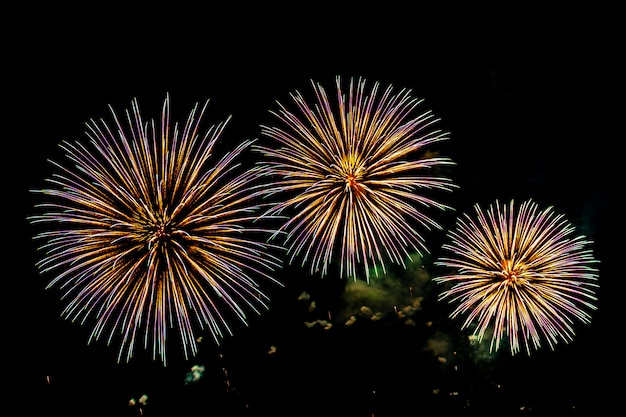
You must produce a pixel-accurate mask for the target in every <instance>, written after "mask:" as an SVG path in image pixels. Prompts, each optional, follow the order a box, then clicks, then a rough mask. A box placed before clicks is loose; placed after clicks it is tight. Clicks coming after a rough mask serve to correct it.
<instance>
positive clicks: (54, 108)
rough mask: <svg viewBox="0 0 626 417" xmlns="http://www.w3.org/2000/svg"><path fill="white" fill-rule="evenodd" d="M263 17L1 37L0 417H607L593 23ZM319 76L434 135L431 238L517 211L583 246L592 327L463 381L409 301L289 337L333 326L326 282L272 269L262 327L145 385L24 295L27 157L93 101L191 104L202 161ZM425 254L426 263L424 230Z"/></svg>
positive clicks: (406, 13) (432, 318)
mask: <svg viewBox="0 0 626 417" xmlns="http://www.w3.org/2000/svg"><path fill="white" fill-rule="evenodd" d="M267 7H268V8H265V7H261V6H258V7H257V8H256V9H254V10H250V9H247V8H245V7H244V6H243V5H241V10H240V9H239V5H234V7H233V8H232V10H230V9H229V10H228V11H227V12H224V11H223V10H202V11H199V10H184V9H183V8H182V7H181V8H176V10H175V11H174V10H162V11H160V12H159V13H158V16H153V15H151V14H150V13H148V12H147V11H146V12H145V13H146V14H144V12H141V13H134V12H133V13H130V11H129V10H127V9H112V8H102V9H94V10H89V11H85V12H84V13H79V14H75V15H71V14H69V13H67V12H69V10H67V11H66V10H61V9H59V8H58V7H57V6H55V7H51V8H49V9H48V10H42V9H37V13H36V14H34V15H33V14H32V13H29V12H28V11H27V10H24V11H23V12H22V14H20V12H17V13H16V15H15V16H12V17H13V18H15V21H16V22H19V23H20V24H19V25H17V26H18V29H16V30H12V31H8V33H7V36H6V37H5V40H6V41H7V44H8V47H7V49H8V55H6V58H7V59H5V63H6V64H5V65H6V67H8V70H9V75H7V76H5V84H6V87H8V91H9V93H10V95H9V99H8V100H7V101H6V104H7V105H8V107H9V109H8V111H7V110H5V112H4V115H5V125H6V126H9V134H8V136H7V137H6V138H5V141H6V142H5V143H6V145H8V146H7V147H6V148H5V149H6V153H5V160H6V163H5V164H4V165H5V166H4V169H6V171H7V172H6V174H5V179H6V183H7V185H8V188H7V191H6V192H7V194H6V195H5V205H4V206H5V210H8V213H7V214H8V216H6V217H5V218H6V219H7V224H8V226H9V229H8V231H9V234H8V235H7V237H9V236H10V239H7V241H6V242H5V250H4V253H5V257H6V265H7V266H8V268H7V269H6V271H5V281H6V282H7V283H8V284H9V285H8V286H7V287H5V288H6V292H5V300H6V303H5V305H6V306H8V308H7V311H6V312H5V314H4V319H5V320H4V324H5V329H6V331H5V332H4V343H3V345H5V347H8V348H9V352H10V353H9V354H5V355H4V358H5V363H6V365H7V368H8V369H9V375H8V376H7V380H6V381H5V382H6V384H5V388H4V389H3V393H4V395H6V396H7V401H4V403H5V404H6V406H7V407H9V406H10V407H12V408H13V407H15V408H13V409H14V410H18V412H17V413H14V414H13V415H33V416H36V415H56V414H57V413H59V415H67V416H74V415H98V416H99V415H108V416H113V415H139V409H138V407H129V406H128V401H129V399H130V398H135V399H138V398H139V397H140V396H141V395H142V394H147V395H148V396H149V399H148V404H147V405H146V406H145V407H144V408H143V410H142V411H143V412H144V414H145V415H146V416H179V415H197V416H199V415H207V416H209V415H210V416H221V415H242V416H272V415H294V416H296V415H297V416H309V415H329V414H332V415H335V414H336V415H343V416H371V415H375V416H376V417H382V416H400V415H406V416H408V415H428V414H427V413H430V412H448V411H450V412H454V413H456V414H459V415H470V414H481V415H544V414H550V413H556V412H559V413H561V414H563V415H603V414H596V413H597V412H599V411H602V410H608V409H610V408H611V407H613V406H615V405H618V406H619V404H620V403H621V399H620V398H619V392H621V389H622V388H623V373H622V371H621V367H622V361H623V360H622V354H621V347H622V346H623V342H621V333H622V332H621V329H622V327H623V323H622V322H621V320H622V319H623V318H624V314H623V309H622V303H621V294H622V293H621V287H622V284H621V283H620V282H619V281H622V275H623V274H621V273H620V272H621V271H619V270H618V268H617V262H618V259H619V258H618V248H620V249H621V247H622V245H621V239H620V238H619V236H620V235H621V232H618V229H620V228H621V225H622V221H621V219H622V218H623V216H622V217H620V216H618V210H617V207H618V202H617V195H618V191H619V192H620V193H621V192H622V191H623V185H622V177H623V175H622V174H621V172H622V169H621V167H622V162H621V158H620V156H621V153H620V149H619V148H618V145H621V144H622V143H623V130H622V129H616V128H615V126H617V125H618V123H617V121H618V120H620V117H622V114H623V112H622V111H621V110H622V109H621V107H623V106H621V104H620V100H621V97H622V94H621V93H622V91H623V90H622V88H621V87H622V81H621V80H619V79H618V76H620V75H621V74H622V73H623V72H622V71H621V68H622V67H620V66H618V61H619V59H618V56H619V54H621V53H622V52H623V45H622V43H621V42H620V41H618V39H619V37H618V34H621V33H620V32H621V30H619V29H617V27H616V26H615V23H614V17H613V14H612V13H611V11H610V10H607V11H599V10H598V11H593V12H589V11H588V10H587V11H585V10H580V11H574V12H573V13H569V14H563V13H561V12H558V13H553V14H552V13H551V14H548V15H547V14H544V13H545V11H542V13H539V12H534V11H527V12H526V14H524V16H525V17H526V18H520V19H519V20H516V19H514V17H515V16H517V17H520V16H519V14H517V13H513V11H511V12H508V11H507V12H506V13H505V12H502V13H498V12H497V11H493V10H491V11H489V12H492V14H491V15H488V14H482V16H481V13H478V15H479V16H481V17H479V18H475V17H472V18H469V16H466V17H465V18H461V17H462V16H465V15H464V13H459V14H458V15H457V16H456V17H457V19H458V23H457V21H456V20H455V21H453V20H451V18H450V14H449V13H450V11H449V10H443V11H439V12H437V13H433V14H429V13H426V12H425V11H422V12H421V13H418V12H415V11H412V10H408V9H406V10H404V9H392V8H391V7H389V8H385V9H382V10H371V11H369V12H363V10H362V9H359V8H356V9H355V10H357V11H358V13H357V12H354V13H352V12H345V13H343V12H339V11H338V10H337V9H330V8H329V9H324V8H317V9H315V10H313V8H312V6H311V9H308V10H306V11H302V12H297V13H296V12H292V11H285V10H282V11H281V10H280V9H274V8H271V9H270V8H269V6H267ZM279 11H280V12H281V13H283V14H281V13H279ZM486 12H487V11H485V13H486ZM570 12H571V11H570ZM285 13H286V14H285ZM493 13H495V14H493ZM488 16H490V17H488ZM9 18H11V17H9ZM9 35H10V36H9ZM336 75H341V76H342V77H344V79H345V80H348V79H349V78H350V77H364V78H365V79H367V80H368V81H370V82H374V81H378V82H380V83H381V85H382V86H386V85H388V84H393V85H394V86H395V87H396V88H409V89H411V90H412V91H413V94H414V95H415V96H417V97H421V98H424V99H425V103H424V104H425V107H427V108H430V109H432V110H433V112H434V113H435V115H436V116H438V117H440V118H441V122H440V127H442V128H443V129H444V130H446V131H448V132H450V138H451V139H450V141H448V142H447V143H445V144H443V145H442V146H441V151H442V153H445V154H446V155H447V156H450V157H451V158H452V159H453V160H454V161H455V162H456V163H457V165H456V167H455V168H454V171H453V175H454V180H455V181H456V182H457V184H459V185H460V189H459V190H457V191H455V192H454V193H453V194H452V195H451V196H450V197H449V198H450V200H451V201H450V203H451V204H452V205H453V206H454V207H455V208H456V212H455V213H446V214H444V215H442V216H441V219H442V223H443V225H444V227H445V228H449V227H451V226H452V225H453V224H454V219H455V217H456V214H459V213H462V212H467V211H470V210H471V209H472V206H473V205H474V204H475V203H480V204H481V205H485V206H486V205H488V204H490V203H491V202H493V201H494V200H495V199H499V200H500V201H509V200H510V199H512V198H513V199H515V200H516V201H519V202H521V201H522V200H525V199H528V198H532V199H534V200H535V201H536V202H537V203H539V204H540V206H542V207H546V206H554V208H555V210H556V211H557V212H559V213H564V214H565V215H566V217H567V218H568V219H569V220H570V222H572V223H573V224H574V225H575V226H576V228H577V231H579V232H580V233H581V234H585V235H586V236H587V237H589V238H590V239H591V240H593V241H594V245H593V250H594V254H595V256H596V258H597V259H599V260H600V265H599V269H600V285H601V287H600V289H599V291H598V297H599V300H598V310H597V311H596V312H594V313H593V321H592V323H591V324H590V325H587V326H583V325H577V336H576V338H575V340H574V341H573V342H572V343H570V344H559V345H557V347H556V349H555V350H554V351H551V350H549V349H548V348H547V347H544V348H542V349H541V350H539V351H537V352H534V353H533V354H532V355H531V356H530V357H526V355H524V354H523V353H522V354H520V355H517V356H515V357H510V356H509V355H508V352H507V351H506V350H504V351H503V352H500V353H499V354H498V355H495V357H494V358H493V359H492V360H489V361H479V362H476V361H475V360H474V359H475V357H474V356H472V351H471V349H469V348H468V347H467V346H466V345H467V344H466V343H465V342H464V340H465V337H466V336H467V335H466V334H464V333H462V332H460V331H459V330H458V327H459V326H460V322H454V321H450V320H448V319H447V318H446V311H447V310H446V308H445V306H443V305H439V304H437V303H436V302H435V301H434V299H435V298H436V294H435V292H434V291H433V289H432V288H429V287H426V288H425V291H426V294H425V300H424V308H423V310H422V311H421V312H419V313H418V315H417V316H416V319H417V325H416V326H415V327H411V326H403V325H401V324H399V323H394V322H391V321H385V322H384V323H377V324H373V323H370V324H363V325H360V326H356V327H354V328H349V329H348V328H345V327H343V328H342V326H341V325H340V324H336V325H335V327H334V328H333V329H331V330H330V331H323V330H321V329H317V328H316V329H308V328H306V326H304V325H303V322H304V321H305V320H312V319H316V318H320V317H319V316H326V315H327V314H329V312H332V313H336V312H337V310H338V309H339V304H340V300H341V294H342V293H343V291H344V287H345V285H346V283H345V282H341V281H339V280H338V279H337V278H335V277H332V276H329V277H326V278H324V279H323V280H320V279H319V278H317V277H312V276H309V275H308V274H307V273H306V271H305V270H304V269H300V268H298V267H297V266H286V267H285V268H284V269H283V270H282V271H281V272H280V273H281V276H282V277H283V278H284V279H285V282H286V286H285V288H283V289H278V288H277V289H271V290H270V291H269V292H270V293H271V295H272V297H273V302H272V304H271V308H270V310H269V311H268V312H267V313H266V314H264V315H262V316H260V317H251V319H250V325H249V327H247V328H244V327H237V326H235V328H236V330H237V332H236V334H235V335H234V336H233V337H228V338H226V339H225V340H224V341H223V343H222V345H221V347H219V348H218V347H217V346H214V344H212V343H211V342H210V341H207V342H204V343H203V344H202V345H201V351H200V353H199V355H198V357H197V358H193V359H190V360H187V361H186V360H183V359H182V358H180V357H177V356H176V352H174V353H173V354H172V357H171V361H170V364H169V365H168V367H166V368H163V367H162V366H161V364H160V363H158V362H153V361H152V360H151V359H150V358H149V355H148V354H147V353H146V352H144V351H142V350H141V349H139V350H138V351H137V353H136V358H134V359H133V361H132V362H131V363H129V364H118V363H116V361H115V355H116V353H117V351H116V346H112V347H107V346H105V345H104V343H95V344H92V345H89V346H88V345H87V344H86V340H87V337H88V331H89V329H88V328H83V327H81V326H79V325H77V324H71V323H68V322H66V321H64V320H63V319H61V318H60V317H59V313H60V311H61V306H62V304H61V303H60V302H59V301H58V299H57V297H56V295H58V293H55V292H54V291H45V290H44V289H43V287H44V285H45V282H46V281H45V278H44V277H41V276H39V274H38V272H37V271H36V269H35V266H34V263H35V260H36V259H37V253H36V247H35V244H34V243H33V242H32V235H33V228H32V227H31V226H30V225H29V224H28V222H27V220H26V217H27V216H28V215H30V214H32V213H33V205H34V204H35V203H36V197H35V196H33V195H32V194H30V193H29V191H28V190H29V189H32V188H37V187H41V186H42V185H43V180H44V178H46V177H47V176H49V175H50V174H51V172H52V167H51V165H50V164H49V163H48V162H47V161H46V160H47V159H48V158H50V159H54V160H62V158H61V156H62V155H61V153H60V149H59V148H58V144H59V143H60V142H61V141H62V140H66V139H67V140H76V139H79V140H84V139H85V136H84V130H85V122H87V120H89V119H90V118H100V117H104V118H106V119H108V118H109V110H108V107H107V106H108V105H109V104H110V105H111V106H113V108H115V109H116V110H118V111H121V110H122V109H127V108H129V106H130V102H131V100H132V99H133V98H135V97H136V98H138V100H139V104H140V106H141V108H142V113H143V115H144V116H145V117H146V118H158V117H159V115H160V108H161V105H162V103H163V99H164V98H165V95H166V94H168V93H169V95H170V98H171V106H172V112H173V116H174V118H175V119H177V120H181V121H182V120H183V119H184V118H186V116H187V113H188V111H189V110H190V109H191V107H192V106H193V105H194V104H195V103H196V102H204V101H205V100H207V99H210V104H209V107H208V112H207V115H206V117H205V122H208V123H210V122H217V121H221V120H224V119H225V118H226V117H228V116H229V115H232V120H231V121H230V123H229V125H228V127H227V129H226V130H225V132H224V136H223V142H224V144H225V145H226V144H228V143H232V144H233V146H234V145H235V144H237V143H239V141H240V140H243V139H247V138H254V137H258V136H259V135H260V127H259V125H260V124H267V123H272V122H273V121H274V120H273V119H272V117H271V116H270V115H269V112H268V111H269V110H270V109H275V100H279V101H281V102H282V103H289V97H288V94H289V93H290V92H292V91H294V90H300V91H302V92H304V93H309V92H310V91H311V90H310V80H311V79H312V80H314V81H318V82H320V83H322V84H323V85H325V86H326V87H327V89H328V90H332V89H333V88H334V78H335V76H336ZM208 123H207V124H208ZM618 155H619V156H618ZM7 168H8V169H7ZM431 238H432V242H433V243H432V244H431V249H432V252H433V256H436V254H437V252H438V250H439V245H440V244H441V242H442V241H443V239H444V233H439V234H437V233H433V235H432V236H431ZM621 252H622V251H621V250H620V254H621ZM301 291H307V292H309V293H310V294H311V295H312V296H313V297H314V298H315V299H316V301H317V303H318V308H317V310H316V311H315V312H312V313H311V312H307V311H306V308H305V307H304V306H303V304H302V303H301V302H299V301H298V300H296V298H297V296H298V295H299V294H300V293H301ZM428 322H432V324H431V325H430V326H427V325H426V323H428ZM437 332H441V333H444V334H446V335H447V336H448V337H449V339H450V345H451V346H454V348H453V349H452V351H455V350H458V352H457V354H456V355H455V354H454V353H452V351H451V352H448V355H449V359H450V360H449V361H448V363H447V364H445V365H442V364H441V363H439V362H438V361H437V356H436V355H433V354H432V352H429V351H427V350H424V346H425V344H426V343H427V339H428V338H430V337H432V336H433V335H434V334H435V333H437ZM272 345H276V346H277V352H276V354H273V355H270V354H268V353H267V351H268V349H269V348H270V346H272ZM195 364H202V365H204V366H205V367H206V370H205V372H204V374H203V378H202V379H201V380H200V381H198V382H197V383H195V384H189V385H185V384H184V382H183V381H184V378H185V374H186V372H188V371H189V370H190V367H191V366H193V365H195ZM455 366H457V368H456V369H457V370H455ZM224 369H226V371H227V372H228V377H225V375H224ZM47 378H49V383H48V380H47ZM227 383H228V384H230V385H227ZM435 388H438V389H440V394H437V395H435V394H433V389H435ZM455 392H456V393H458V395H456V394H454V393H455Z"/></svg>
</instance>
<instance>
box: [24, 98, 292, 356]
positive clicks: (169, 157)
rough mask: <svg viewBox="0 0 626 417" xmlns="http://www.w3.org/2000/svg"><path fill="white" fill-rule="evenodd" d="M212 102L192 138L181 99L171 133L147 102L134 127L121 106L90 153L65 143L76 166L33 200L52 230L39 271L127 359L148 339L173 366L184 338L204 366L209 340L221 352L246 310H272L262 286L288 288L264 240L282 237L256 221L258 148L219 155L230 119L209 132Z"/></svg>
mask: <svg viewBox="0 0 626 417" xmlns="http://www.w3.org/2000/svg"><path fill="white" fill-rule="evenodd" d="M208 103H209V101H208V100H207V101H206V103H205V104H204V106H199V105H198V104H197V103H196V105H195V107H194V108H193V109H192V111H191V112H190V113H189V116H188V119H187V121H186V124H185V125H184V126H182V130H181V129H180V127H179V125H178V123H176V124H174V125H173V126H171V125H170V105H169V97H166V99H165V100H164V104H163V108H162V114H161V120H160V123H155V121H154V120H152V121H151V122H148V123H144V120H142V116H141V113H140V111H139V105H138V103H137V100H133V101H132V110H126V112H125V116H126V118H125V123H123V121H124V119H120V118H118V116H117V115H116V113H115V112H114V110H113V109H112V108H111V109H110V110H111V113H112V117H113V124H107V122H105V121H103V120H100V121H99V122H98V121H94V120H91V121H89V122H88V123H87V124H86V126H87V132H86V133H87V136H88V138H89V139H90V141H89V143H88V145H83V144H81V143H80V142H75V143H69V142H63V143H62V144H61V148H62V149H63V151H64V152H65V156H66V158H67V161H68V162H69V164H68V165H67V166H70V168H68V167H67V166H64V165H62V164H59V163H55V162H52V163H53V165H54V167H55V169H56V170H57V173H55V174H54V175H53V176H52V177H51V178H49V179H47V183H48V184H49V185H48V187H47V188H43V189H37V190H33V192H35V193H37V194H38V195H41V196H43V198H45V201H44V202H42V203H41V204H38V205H37V206H36V208H37V209H38V211H39V213H38V214H36V215H33V216H31V217H30V218H29V220H30V222H31V223H33V224H39V225H42V226H45V229H44V230H43V231H39V232H37V233H36V235H35V239H36V240H38V241H42V242H43V243H42V244H41V245H40V250H41V251H43V253H44V255H43V256H42V258H41V259H40V260H39V261H38V263H37V265H38V268H39V269H40V271H41V272H42V273H54V277H53V279H52V280H51V281H50V283H49V284H48V288H50V287H53V286H58V287H60V288H61V289H62V293H63V295H62V298H63V300H65V303H66V306H65V308H64V310H63V312H62V315H63V316H64V317H65V318H67V319H69V320H71V321H80V323H81V324H83V323H85V322H87V320H88V319H92V318H93V320H94V321H95V325H94V327H93V330H92V332H91V335H90V338H89V342H91V341H92V340H97V339H99V338H100V337H102V336H103V335H104V334H105V333H106V334H108V336H107V342H108V343H111V342H112V340H113V339H114V338H115V337H119V338H121V346H120V349H119V354H118V361H121V360H123V359H125V360H126V361H129V360H130V359H131V357H132V355H133V351H134V348H135V345H136V344H137V343H138V342H139V343H141V342H142V341H143V344H144V348H146V349H147V348H149V345H152V354H153V357H154V358H156V357H157V355H158V356H159V357H160V359H161V360H162V362H163V364H164V365H165V364H166V342H167V341H168V337H169V335H170V331H169V330H168V329H172V328H174V329H176V333H178V336H180V340H181V343H182V347H183V351H184V355H185V358H187V357H189V356H193V355H195V354H196V353H197V344H196V338H197V332H198V331H200V330H203V329H207V328H208V329H209V330H210V333H211V335H212V337H213V338H214V339H215V341H216V342H217V343H219V341H220V339H221V338H222V337H223V336H224V335H225V334H227V333H228V334H232V330H231V327H230V326H229V325H228V321H229V320H230V319H231V318H234V317H237V318H238V319H240V320H241V321H242V322H243V323H244V324H245V323H246V322H247V318H246V311H254V312H256V313H260V312H261V309H264V308H267V301H268V297H267V296H266V295H265V294H264V292H263V291H262V290H261V288H260V285H259V283H258V280H259V278H260V279H262V280H264V281H270V282H273V283H275V284H278V285H281V284H280V283H279V282H278V281H276V280H275V279H274V278H272V276H271V272H272V271H273V270H274V269H275V268H276V267H279V266H280V265H279V264H280V262H279V258H277V257H276V256H275V255H273V254H272V252H273V247H272V246H271V245H269V244H267V243H266V240H267V235H265V236H264V237H263V238H260V236H262V235H264V234H265V233H272V232H274V230H269V229H265V228H263V227H260V226H257V225H256V223H255V220H257V219H258V213H257V211H258V210H260V209H261V207H262V205H260V204H258V203H257V202H256V200H255V197H256V196H255V191H254V190H255V187H256V185H255V184H256V182H255V181H256V179H257V177H258V176H257V175H256V172H255V171H256V170H255V169H249V170H245V171H243V173H239V170H238V168H239V167H240V163H239V162H237V160H238V158H240V155H241V154H242V153H243V152H244V151H245V150H247V149H248V148H250V147H251V145H252V141H244V142H243V143H241V144H240V145H239V146H237V147H235V148H234V150H232V151H230V152H227V153H225V154H224V155H222V156H221V157H216V156H215V155H213V152H214V148H215V144H216V142H217V141H218V139H219V138H220V137H221V134H222V132H223V130H224V128H225V126H226V124H227V123H228V121H229V120H230V117H229V118H228V119H226V120H225V121H224V122H220V123H218V124H215V125H213V126H211V127H210V128H209V129H208V130H207V131H206V132H204V133H201V131H200V123H201V120H202V117H203V115H204V113H205V109H206V107H207V105H208ZM116 335H117V336H116Z"/></svg>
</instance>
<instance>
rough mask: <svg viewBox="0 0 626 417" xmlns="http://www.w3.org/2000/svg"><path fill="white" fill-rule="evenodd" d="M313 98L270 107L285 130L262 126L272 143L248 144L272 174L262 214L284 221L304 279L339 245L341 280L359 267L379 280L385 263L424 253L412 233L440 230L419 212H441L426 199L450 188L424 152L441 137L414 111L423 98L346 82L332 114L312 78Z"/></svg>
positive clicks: (445, 162) (424, 114)
mask: <svg viewBox="0 0 626 417" xmlns="http://www.w3.org/2000/svg"><path fill="white" fill-rule="evenodd" d="M312 86H313V91H314V93H315V97H316V101H315V103H314V104H313V105H310V104H309V103H307V101H306V100H305V98H304V97H303V95H302V94H300V93H299V92H297V91H296V92H295V93H292V94H291V98H292V99H293V101H294V102H295V104H296V106H297V109H298V110H299V112H292V111H290V110H288V108H287V107H285V106H283V105H282V104H280V103H278V106H279V109H278V110H277V111H272V112H271V113H272V115H274V116H275V117H277V118H278V120H279V121H280V123H281V125H283V127H274V126H262V134H263V135H264V136H266V137H268V138H270V139H271V140H273V141H275V142H276V143H277V144H278V146H275V147H271V146H256V145H255V147H254V148H255V149H256V150H257V151H259V152H261V153H262V154H263V156H264V161H263V162H262V163H261V165H262V166H263V167H264V173H265V175H268V176H269V177H270V181H268V183H269V185H268V188H267V190H266V193H267V194H268V195H278V196H279V201H278V202H277V203H275V204H274V205H273V206H272V207H271V209H270V210H269V211H268V214H271V215H285V218H287V220H286V221H285V222H284V223H283V225H282V227H281V228H280V233H281V234H283V236H284V238H285V240H284V246H285V247H286V249H287V251H288V255H289V257H290V260H289V261H290V262H293V261H294V259H295V258H296V257H298V256H302V266H304V265H306V264H307V263H309V264H310V272H311V273H318V272H319V273H320V274H321V275H322V276H324V275H326V274H327V273H328V267H329V265H330V264H331V262H333V259H334V257H335V255H336V246H340V250H339V253H338V255H339V258H338V259H339V262H340V272H339V275H340V276H341V277H352V278H354V279H356V277H357V275H358V274H359V273H360V272H361V271H360V270H359V267H358V266H359V265H360V266H362V267H363V270H364V271H365V274H366V278H367V280H368V281H369V278H370V270H373V272H374V273H375V274H376V275H378V269H377V268H378V267H382V270H383V271H384V270H385V262H388V261H391V262H393V263H396V264H399V265H405V262H406V261H407V259H410V255H409V253H410V252H414V251H417V252H418V253H420V254H422V253H423V252H424V253H426V252H428V250H427V248H426V246H425V244H424V238H423V237H422V235H421V234H420V233H419V232H418V230H419V228H426V229H428V230H430V229H433V228H436V229H441V227H440V226H439V224H438V223H437V222H436V221H434V220H433V219H432V218H431V217H429V215H428V214H427V209H429V208H431V207H436V208H438V209H441V210H444V209H449V207H448V206H446V205H444V204H441V203H439V202H437V201H435V200H433V199H432V198H431V197H429V196H428V193H429V192H432V191H433V190H438V191H441V190H445V191H451V190H452V189H454V188H456V186H455V185H454V184H453V183H452V181H451V180H450V179H448V178H446V177H444V176H441V175H438V170H439V169H441V168H443V167H446V166H449V165H452V164H453V162H452V161H451V160H450V159H449V158H445V157H438V156H436V153H433V152H431V151H429V150H428V147H429V146H430V145H433V144H436V143H438V142H441V141H444V140H447V139H448V136H447V134H446V133H444V132H442V131H441V130H439V129H436V128H434V126H435V125H436V123H437V122H438V121H439V119H436V118H435V117H434V116H433V114H432V112H431V111H421V112H416V110H417V109H418V108H419V107H420V105H421V103H422V101H423V100H419V99H416V98H414V97H412V96H411V92H410V90H401V91H399V92H397V93H395V92H394V90H393V88H392V86H389V87H387V89H385V90H384V92H382V93H380V89H379V83H374V85H373V87H372V88H371V90H369V91H368V90H367V89H366V81H365V80H363V79H359V80H358V82H354V80H353V79H351V81H350V85H349V90H348V96H347V97H346V96H345V94H344V92H343V91H342V82H341V78H340V77H337V78H336V88H337V90H336V94H337V95H336V99H337V106H336V107H335V106H334V105H333V103H332V102H331V100H330V99H329V97H328V95H327V94H326V91H325V89H324V88H323V87H322V86H321V85H320V84H318V83H315V82H313V81H312Z"/></svg>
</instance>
